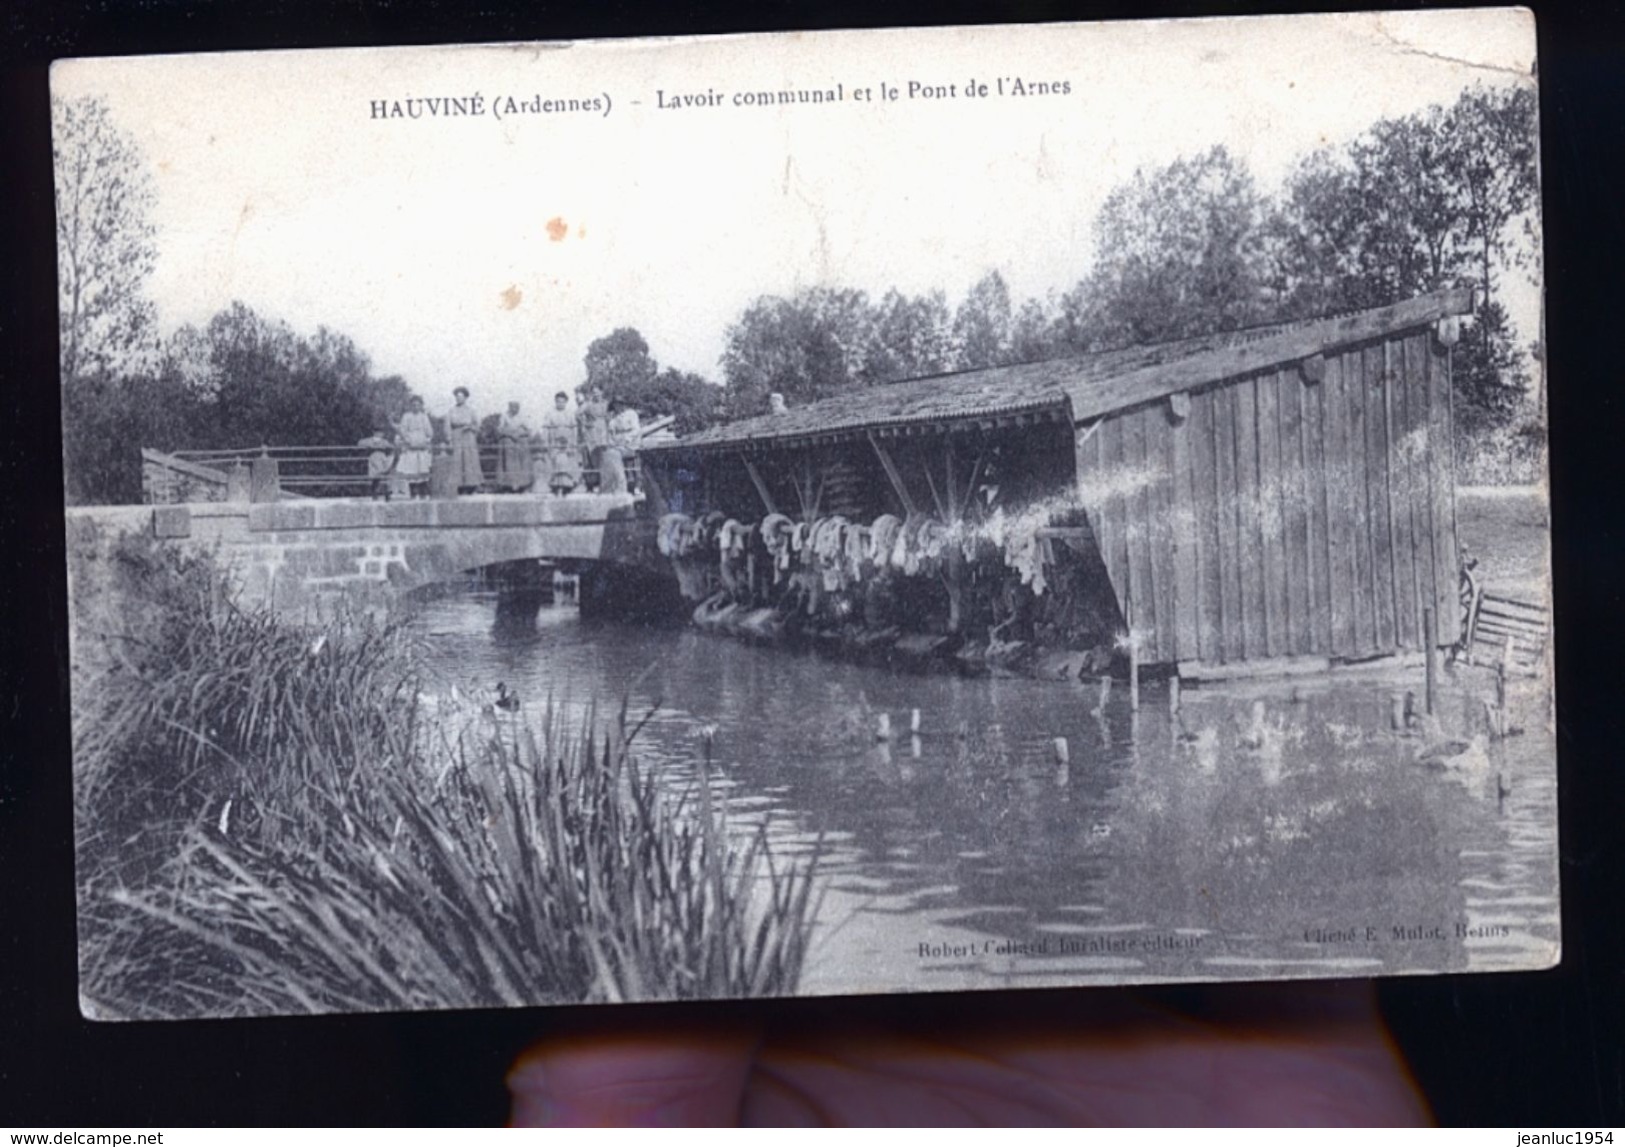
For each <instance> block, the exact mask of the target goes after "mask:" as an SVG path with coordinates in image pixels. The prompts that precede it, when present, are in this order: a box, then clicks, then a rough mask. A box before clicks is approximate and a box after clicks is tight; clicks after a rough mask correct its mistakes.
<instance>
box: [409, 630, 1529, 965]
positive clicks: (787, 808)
mask: <svg viewBox="0 0 1625 1147" xmlns="http://www.w3.org/2000/svg"><path fill="white" fill-rule="evenodd" d="M492 618H493V611H492V606H491V603H489V602H486V601H478V600H472V599H468V598H455V599H447V600H443V601H440V602H436V603H434V604H432V605H430V606H428V607H427V608H426V610H425V612H424V614H423V617H422V624H423V626H424V628H425V631H426V633H427V634H428V635H429V637H430V640H429V642H428V643H427V644H428V645H429V647H430V649H431V650H432V654H431V656H432V659H433V661H432V667H433V669H434V671H436V672H437V673H438V674H440V675H442V676H444V677H445V678H446V679H447V680H448V681H453V682H458V681H460V682H463V683H464V684H465V685H466V684H467V683H470V682H477V683H481V684H484V685H486V686H487V687H489V685H490V684H491V683H492V682H494V681H496V680H504V681H507V682H509V683H510V685H513V686H514V687H515V688H516V689H517V690H518V691H519V692H520V693H521V694H522V695H523V696H525V697H526V698H527V699H528V701H529V703H531V704H535V705H538V706H539V705H540V704H541V703H542V702H543V700H544V699H545V698H548V697H551V698H553V699H554V701H555V703H558V704H562V705H564V706H566V707H567V708H573V709H578V710H579V709H585V707H586V706H587V705H588V704H589V702H590V701H591V699H593V698H597V699H598V700H599V701H600V702H610V701H614V702H615V703H617V704H618V702H619V699H620V698H621V697H622V696H623V694H624V695H625V696H626V697H627V699H628V701H629V703H630V707H631V709H632V710H633V712H634V713H636V714H639V715H641V714H643V713H644V712H648V711H652V712H651V715H650V717H649V720H648V723H647V725H646V726H645V728H644V730H643V732H642V733H641V735H640V743H641V745H642V749H643V756H644V757H645V758H646V759H648V760H650V761H651V762H654V763H657V764H659V765H661V766H663V767H664V768H665V769H666V770H667V774H668V775H669V776H670V777H671V778H672V783H673V784H686V783H692V780H693V778H692V776H691V775H690V773H689V771H688V770H689V768H690V765H691V763H692V761H693V760H694V758H695V746H696V743H697V740H696V739H697V736H698V733H699V730H700V729H701V728H703V727H706V726H711V727H714V729H715V738H714V753H715V764H714V784H715V785H716V786H717V791H718V793H719V795H721V796H722V797H723V798H724V799H725V801H726V803H727V805H728V807H729V808H730V810H731V815H732V816H733V818H734V819H735V821H736V822H737V823H739V824H741V825H752V826H753V825H759V824H761V823H762V822H763V821H764V820H765V821H766V823H767V824H768V826H769V834H770V839H771V840H772V842H773V845H774V848H775V849H776V850H777V851H778V852H779V853H780V854H783V855H807V854H808V853H809V852H810V851H811V850H812V849H813V848H814V847H815V844H816V845H817V846H818V847H821V848H822V852H823V861H822V872H823V873H824V886H825V896H824V902H823V909H822V913H821V919H820V933H819V935H818V937H817V938H816V939H815V943H814V947H813V960H814V964H813V966H812V967H811V969H810V970H809V977H808V982H807V984H806V988H807V990H809V991H858V990H877V989H883V988H897V987H908V986H912V987H920V988H939V987H940V988H950V987H958V986H970V985H978V986H992V985H993V984H995V983H999V982H1011V983H1016V982H1020V983H1034V982H1079V981H1088V980H1091V979H1097V978H1113V977H1120V976H1123V975H1135V976H1159V977H1161V976H1188V977H1204V978H1214V977H1247V976H1256V975H1259V974H1266V973H1267V974H1271V975H1304V976H1309V975H1317V974H1325V973H1326V972H1328V971H1332V970H1336V971H1358V970H1378V969H1386V970H1390V971H1401V970H1424V969H1428V970H1438V969H1465V968H1485V969H1488V968H1494V967H1504V966H1521V965H1527V964H1528V963H1529V962H1530V961H1531V960H1532V959H1534V958H1535V957H1536V956H1537V955H1539V956H1543V957H1544V956H1549V955H1550V953H1551V952H1553V951H1554V950H1555V945H1556V943H1557V940H1558V927H1557V899H1556V858H1555V830H1554V825H1555V816H1556V808H1555V806H1556V799H1555V784H1554V776H1553V773H1554V770H1553V765H1552V761H1553V749H1552V744H1551V739H1550V736H1549V735H1548V734H1547V733H1545V732H1544V730H1543V729H1538V728H1536V729H1532V730H1531V731H1530V732H1529V733H1527V734H1525V735H1524V736H1521V737H1517V738H1512V739H1508V740H1505V741H1498V740H1488V739H1487V738H1483V737H1480V738H1478V739H1476V740H1475V739H1473V737H1472V736H1471V732H1472V730H1474V729H1475V728H1476V726H1475V725H1474V721H1475V719H1478V718H1477V714H1478V713H1479V709H1478V701H1477V699H1476V698H1475V697H1474V696H1473V695H1472V694H1471V691H1470V690H1467V689H1460V688H1458V689H1457V690H1456V691H1454V692H1449V691H1447V693H1446V694H1445V697H1444V702H1445V710H1444V712H1443V713H1442V715H1441V724H1443V725H1447V726H1449V727H1451V728H1453V729H1456V730H1458V732H1459V735H1460V736H1461V737H1462V738H1463V743H1465V744H1466V745H1468V746H1469V748H1470V750H1471V751H1470V752H1467V753H1465V754H1457V755H1454V756H1448V757H1447V758H1445V759H1444V760H1443V761H1442V762H1441V761H1440V760H1419V759H1418V758H1419V756H1421V755H1422V750H1423V741H1422V739H1421V738H1418V737H1415V736H1410V735H1407V734H1406V733H1404V731H1403V730H1401V731H1395V730H1394V729H1393V727H1392V726H1393V724H1394V722H1393V720H1392V712H1391V711H1392V706H1393V693H1394V683H1393V682H1391V681H1382V680H1379V679H1367V680H1352V681H1348V682H1344V683H1340V684H1338V685H1335V686H1332V685H1327V684H1325V683H1319V684H1297V685H1288V686H1276V687H1271V688H1264V687H1257V688H1255V689H1253V690H1252V691H1247V690H1243V689H1235V690H1231V691H1227V692H1223V693H1215V692H1212V691H1209V690H1193V689H1188V688H1187V689H1186V690H1185V692H1184V694H1183V698H1182V704H1181V706H1180V708H1179V710H1178V712H1172V711H1170V708H1169V705H1168V698H1167V696H1166V694H1165V693H1164V692H1163V691H1161V689H1159V688H1158V687H1155V686H1148V687H1147V688H1146V689H1145V690H1144V691H1143V697H1142V701H1143V704H1142V708H1141V710H1140V711H1139V712H1137V713H1135V712H1130V711H1129V705H1128V692H1127V690H1126V689H1123V688H1115V689H1113V688H1103V687H1102V686H1100V685H1099V684H1097V683H1095V682H1088V683H1086V684H1081V685H1080V684H1075V683H1056V682H1036V681H1023V680H1001V679H978V680H970V679H964V678H957V677H925V676H912V675H901V674H894V673H891V672H888V671H882V670H878V669H872V668H865V667H861V666H852V665H845V664H840V663H835V662H830V661H826V660H821V659H818V658H816V657H813V656H808V655H799V654H795V653H790V652H786V651H783V650H769V649H762V648H755V647H750V646H745V645H741V644H737V643H735V642H731V641H728V640H725V639H719V638H714V637H708V636H705V635H701V634H698V633H695V632H692V631H689V630H684V629H675V630H664V631H649V630H643V629H637V628H632V627H623V626H617V625H613V624H596V625H595V624H589V623H584V622H582V621H581V620H579V618H578V617H577V615H576V613H575V611H574V610H573V609H572V608H570V607H568V606H558V607H545V608H544V609H543V610H542V611H541V614H540V617H539V619H538V624H537V625H536V627H535V628H534V629H530V628H524V627H521V628H513V627H503V628H501V629H499V630H496V631H495V632H493V625H492ZM913 710H918V711H919V724H918V734H917V735H915V734H914V733H913V732H911V725H912V721H911V715H912V711H913ZM883 717H884V718H887V719H889V722H890V726H891V729H890V732H891V736H890V739H885V740H882V739H880V737H879V731H880V729H881V725H882V718H883ZM1062 743H1064V750H1063V749H1062V748H1061V747H1060V745H1061V744H1062ZM1063 757H1064V760H1063Z"/></svg>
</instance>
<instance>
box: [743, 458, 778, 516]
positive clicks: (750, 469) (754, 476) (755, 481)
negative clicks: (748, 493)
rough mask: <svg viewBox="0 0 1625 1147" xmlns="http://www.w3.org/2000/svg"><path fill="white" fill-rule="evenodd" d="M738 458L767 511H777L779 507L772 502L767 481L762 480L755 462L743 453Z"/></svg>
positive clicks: (774, 512) (773, 512) (771, 512)
mask: <svg viewBox="0 0 1625 1147" xmlns="http://www.w3.org/2000/svg"><path fill="white" fill-rule="evenodd" d="M739 460H740V461H741V462H743V463H744V464H745V472H746V473H748V474H749V475H750V480H751V484H752V485H753V486H755V487H756V493H757V494H759V495H761V499H762V505H764V506H766V507H767V512H768V513H770V514H776V513H778V512H779V508H778V506H776V505H774V504H773V495H772V493H771V492H770V491H769V490H768V488H767V483H766V482H764V481H763V480H762V472H761V471H760V470H758V469H757V468H756V463H754V462H752V461H751V460H750V459H749V458H746V457H744V456H743V455H741V456H740V459H739Z"/></svg>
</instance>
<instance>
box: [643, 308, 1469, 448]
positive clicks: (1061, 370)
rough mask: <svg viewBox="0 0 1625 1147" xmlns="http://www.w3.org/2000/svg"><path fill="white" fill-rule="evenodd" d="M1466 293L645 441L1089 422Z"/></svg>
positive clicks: (1358, 337) (928, 383) (1015, 369)
mask: <svg viewBox="0 0 1625 1147" xmlns="http://www.w3.org/2000/svg"><path fill="white" fill-rule="evenodd" d="M1471 310H1472V291H1471V289H1470V288H1459V289H1456V290H1450V291H1440V292H1437V293H1435V294H1431V295H1422V296H1419V297H1417V298H1414V299H1409V300H1406V301H1405V302H1402V303H1396V304H1394V305H1392V306H1388V307H1380V308H1375V309H1372V310H1366V311H1356V312H1353V313H1350V314H1345V315H1336V316H1329V317H1324V318H1316V319H1306V320H1299V321H1295V322H1290V323H1276V324H1273V325H1270V326H1264V327H1250V328H1248V329H1245V330H1238V331H1228V332H1224V333H1221V334H1212V335H1202V336H1200V337H1197V338H1190V339H1182V340H1180V341H1178V342H1168V343H1155V344H1151V345H1147V346H1136V347H1128V348H1125V349H1123V350H1114V351H1103V352H1099V353H1096V354H1086V355H1077V356H1074V357H1070V358H1057V359H1049V360H1046V361H1043V362H1029V363H1019V364H1016V365H1013V366H1000V367H990V368H987V369H984V370H968V371H960V372H957V373H952V374H939V375H933V376H931V377H928V378H917V379H910V380H908V381H906V382H897V383H890V384H887V385H883V386H873V387H868V388H865V389H862V390H851V391H846V392H844V393H842V394H837V395H834V396H833V397H830V398H825V399H821V400H820V401H818V402H812V403H808V404H807V405H806V406H801V407H792V408H791V409H789V410H786V411H783V412H782V413H777V414H773V413H769V414H759V415H755V416H753V417H750V418H741V419H738V420H736V421H733V422H726V423H723V424H722V425H720V426H713V427H710V428H708V429H706V430H702V431H700V432H699V433H697V434H691V435H689V436H687V437H685V438H681V439H679V440H677V441H676V442H672V443H665V444H662V445H660V446H654V447H646V448H645V453H653V452H655V451H659V450H672V449H683V448H687V449H700V450H716V449H735V450H736V449H748V448H750V447H753V446H768V445H786V444H788V443H789V441H791V440H806V441H813V440H831V439H839V438H846V437H853V436H857V435H861V434H863V433H866V432H868V431H871V430H883V429H887V428H891V427H906V426H909V425H913V424H918V423H950V422H959V421H965V420H977V421H989V420H991V421H994V422H1000V421H1006V420H1010V419H1016V418H1020V417H1022V416H1024V415H1033V414H1037V415H1040V416H1045V417H1060V416H1063V415H1069V416H1070V418H1071V419H1073V420H1074V421H1078V422H1083V421H1086V420H1088V419H1091V418H1097V417H1099V416H1101V415H1103V414H1110V413H1112V412H1114V411H1117V410H1122V409H1126V408H1128V407H1132V406H1138V405H1140V404H1141V403H1145V402H1150V401H1153V400H1155V399H1158V398H1162V397H1164V396H1166V395H1169V394H1174V393H1178V392H1180V391H1188V390H1194V389H1197V388H1199V387H1202V386H1206V385H1209V384H1211V383H1215V382H1220V381H1223V380H1224V379H1227V378H1235V377H1239V376H1242V375H1247V374H1252V373H1256V372H1259V371H1263V370H1268V369H1271V368H1276V367H1280V366H1282V365H1285V364H1289V363H1292V362H1296V361H1301V360H1303V359H1306V358H1312V357H1313V356H1315V355H1317V354H1324V353H1325V352H1327V351H1330V350H1334V349H1336V348H1339V347H1343V346H1348V345H1351V344H1354V343H1360V342H1364V341H1366V340H1368V339H1373V338H1378V337H1381V336H1383V335H1387V334H1391V333H1393V332H1395V331H1399V330H1405V329H1409V328H1415V327H1421V326H1425V325H1427V324H1430V323H1433V322H1436V321H1437V320H1439V319H1443V318H1447V317H1450V316H1452V315H1461V314H1467V313H1470V312H1471Z"/></svg>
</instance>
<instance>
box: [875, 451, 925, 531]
mask: <svg viewBox="0 0 1625 1147" xmlns="http://www.w3.org/2000/svg"><path fill="white" fill-rule="evenodd" d="M869 445H870V446H873V447H874V449H875V455H876V456H877V457H878V458H879V459H880V466H881V469H883V470H885V471H886V477H887V478H888V479H890V480H891V486H892V490H893V491H895V492H896V494H897V500H898V501H899V502H901V503H902V504H903V512H904V513H905V514H915V513H918V512H919V511H918V510H917V509H915V506H914V497H913V495H911V494H910V493H909V492H908V487H907V486H905V485H904V484H903V475H902V473H901V472H900V471H899V470H898V469H897V463H896V462H894V461H892V456H891V452H890V451H889V450H887V449H886V448H885V447H884V446H882V445H881V444H880V439H879V438H876V437H875V433H874V431H872V430H871V431H870V432H869Z"/></svg>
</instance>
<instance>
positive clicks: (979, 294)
mask: <svg viewBox="0 0 1625 1147" xmlns="http://www.w3.org/2000/svg"><path fill="white" fill-rule="evenodd" d="M1010 323H1011V307H1010V288H1009V287H1007V286H1005V283H1004V276H1003V275H1001V274H999V273H998V272H997V271H989V272H988V273H987V274H985V275H983V276H982V277H981V278H980V279H979V280H977V282H976V285H975V286H974V287H972V288H971V289H970V291H969V292H967V293H966V295H965V297H964V299H962V300H961V301H960V303H959V309H958V310H956V311H955V312H954V326H953V336H954V358H955V365H956V366H958V368H959V369H960V370H977V369H980V368H981V367H987V366H1003V365H1005V364H1006V363H1008V362H1009V361H1010Z"/></svg>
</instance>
